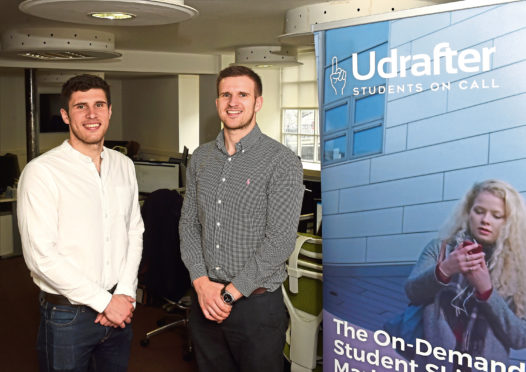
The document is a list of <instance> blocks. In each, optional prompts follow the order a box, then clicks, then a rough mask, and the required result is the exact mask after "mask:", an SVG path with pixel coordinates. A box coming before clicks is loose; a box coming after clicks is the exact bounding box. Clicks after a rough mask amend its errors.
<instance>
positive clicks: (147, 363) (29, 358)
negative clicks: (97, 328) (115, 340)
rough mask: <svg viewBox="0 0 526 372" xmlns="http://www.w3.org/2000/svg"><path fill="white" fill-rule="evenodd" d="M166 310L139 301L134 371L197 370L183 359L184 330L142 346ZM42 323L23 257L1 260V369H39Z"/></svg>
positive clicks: (21, 371)
mask: <svg viewBox="0 0 526 372" xmlns="http://www.w3.org/2000/svg"><path fill="white" fill-rule="evenodd" d="M164 315H166V314H165V312H164V311H163V310H162V309H160V308H158V307H152V306H145V305H141V304H138V305H137V309H136V311H135V314H134V319H133V323H132V324H133V332H134V339H133V342H132V355H131V358H130V364H129V371H130V372H175V371H177V372H196V371H197V366H196V364H195V361H190V362H186V361H184V360H183V345H184V340H185V334H184V330H183V329H180V328H176V329H173V330H170V331H168V332H165V333H164V334H161V335H158V336H155V337H154V338H152V339H151V341H150V344H149V345H148V346H147V347H142V346H140V343H139V342H140V340H141V338H143V337H144V334H145V333H146V332H147V331H149V330H151V329H153V328H155V327H156V322H157V320H158V319H160V318H161V317H163V316H164ZM38 323H39V313H38V289H37V287H36V286H35V285H34V284H33V281H32V279H31V278H30V276H29V271H28V270H27V267H26V266H25V263H24V260H23V258H22V257H13V258H8V259H0V370H1V371H5V372H33V371H38V364H37V356H36V351H35V343H36V333H37V328H38Z"/></svg>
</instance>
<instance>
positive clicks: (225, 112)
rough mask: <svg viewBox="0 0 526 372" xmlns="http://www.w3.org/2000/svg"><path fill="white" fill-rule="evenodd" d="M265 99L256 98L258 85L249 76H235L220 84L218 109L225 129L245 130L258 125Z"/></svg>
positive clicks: (217, 101) (225, 79) (217, 100)
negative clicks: (257, 121) (257, 120)
mask: <svg viewBox="0 0 526 372" xmlns="http://www.w3.org/2000/svg"><path fill="white" fill-rule="evenodd" d="M262 104H263V97H261V96H259V97H256V84H255V83H254V82H253V81H252V79H250V78H249V77H248V76H233V77H227V78H224V79H223V80H221V81H220V82H219V96H218V97H217V99H216V107H217V113H218V115H219V118H220V119H221V121H222V122H223V124H224V126H225V129H227V130H236V129H243V128H246V127H248V126H250V125H251V124H255V123H256V112H258V111H259V110H260V109H261V105H262Z"/></svg>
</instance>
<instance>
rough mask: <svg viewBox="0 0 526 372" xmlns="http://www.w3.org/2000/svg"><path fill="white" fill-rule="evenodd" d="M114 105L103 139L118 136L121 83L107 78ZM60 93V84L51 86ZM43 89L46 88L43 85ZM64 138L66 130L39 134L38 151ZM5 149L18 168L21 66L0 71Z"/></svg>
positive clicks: (22, 159)
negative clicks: (106, 133)
mask: <svg viewBox="0 0 526 372" xmlns="http://www.w3.org/2000/svg"><path fill="white" fill-rule="evenodd" d="M108 82H109V83H110V85H111V89H112V100H113V104H114V109H113V116H112V120H111V125H110V128H109V130H108V136H107V138H115V139H120V138H121V136H122V99H121V82H120V81H119V80H109V81H108ZM54 89H55V90H56V92H57V93H58V92H60V86H57V87H56V88H54ZM46 91H49V88H47V90H46ZM67 137H68V133H66V132H62V133H42V134H40V137H39V143H40V152H41V153H43V152H45V151H47V150H49V149H51V148H53V147H55V146H57V145H59V144H60V143H62V142H63V141H64V140H65V139H66V138H67ZM6 152H10V153H14V154H16V155H17V156H18V161H19V163H20V167H23V166H24V165H25V164H26V158H27V154H26V108H25V85H24V69H21V68H12V69H2V70H0V154H4V153H6Z"/></svg>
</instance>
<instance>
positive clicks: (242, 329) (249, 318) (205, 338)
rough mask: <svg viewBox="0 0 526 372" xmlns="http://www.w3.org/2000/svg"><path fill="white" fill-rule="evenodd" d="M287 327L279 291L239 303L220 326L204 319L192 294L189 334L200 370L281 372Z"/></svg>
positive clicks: (213, 371)
mask: <svg viewBox="0 0 526 372" xmlns="http://www.w3.org/2000/svg"><path fill="white" fill-rule="evenodd" d="M287 324H288V319H287V310H286V308H285V304H284V303H283V295H282V293H281V288H278V289H277V290H276V291H274V292H265V293H263V294H259V295H252V296H250V297H248V298H242V299H240V300H238V301H237V302H236V303H235V304H234V306H233V307H232V311H231V313H230V315H229V317H228V318H227V319H226V320H225V321H223V323H221V324H217V323H215V322H213V321H210V320H208V319H206V318H205V317H204V315H203V313H202V311H201V308H200V306H199V302H198V300H197V296H196V295H195V293H194V298H193V301H192V311H191V313H190V333H191V336H192V342H193V344H194V350H195V356H196V359H197V365H198V367H199V371H200V372H280V371H282V370H283V347H284V345H285V332H286V330H287Z"/></svg>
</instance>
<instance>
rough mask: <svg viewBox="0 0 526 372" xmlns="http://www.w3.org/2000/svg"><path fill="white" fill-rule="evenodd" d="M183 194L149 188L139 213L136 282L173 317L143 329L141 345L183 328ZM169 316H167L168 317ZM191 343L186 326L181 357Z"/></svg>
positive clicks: (186, 304)
mask: <svg viewBox="0 0 526 372" xmlns="http://www.w3.org/2000/svg"><path fill="white" fill-rule="evenodd" d="M182 205H183V198H182V197H181V195H180V194H179V193H178V192H177V191H175V190H167V189H160V190H156V191H154V192H152V193H151V194H150V195H148V197H147V198H146V200H145V201H144V204H143V207H142V217H143V220H144V228H145V230H144V235H143V247H144V248H143V257H142V262H141V268H140V272H141V274H140V282H141V285H143V286H144V287H145V288H146V292H147V294H148V297H153V298H156V299H161V300H164V301H165V302H166V304H165V305H164V306H163V308H164V309H165V310H167V311H169V312H172V311H173V310H182V311H183V314H182V315H181V314H174V315H173V317H174V318H173V319H169V318H168V317H165V318H163V319H160V320H159V321H158V325H159V327H158V328H156V329H154V330H152V331H150V332H148V333H146V335H145V337H144V338H143V339H142V340H141V345H142V346H147V345H148V344H149V343H150V338H151V337H153V336H155V335H157V334H159V333H162V332H164V331H166V330H168V329H171V328H173V327H178V326H183V327H185V328H187V325H188V318H189V311H190V305H191V300H190V297H189V296H188V293H189V290H190V285H191V284H190V275H189V274H188V270H187V269H186V267H185V265H184V263H183V261H182V259H181V250H180V246H179V229H178V226H179V218H180V217H181V208H182ZM170 318H171V317H170ZM191 357H192V345H191V342H190V337H189V332H188V329H187V347H186V348H185V351H184V354H183V358H184V359H185V360H190V359H191Z"/></svg>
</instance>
